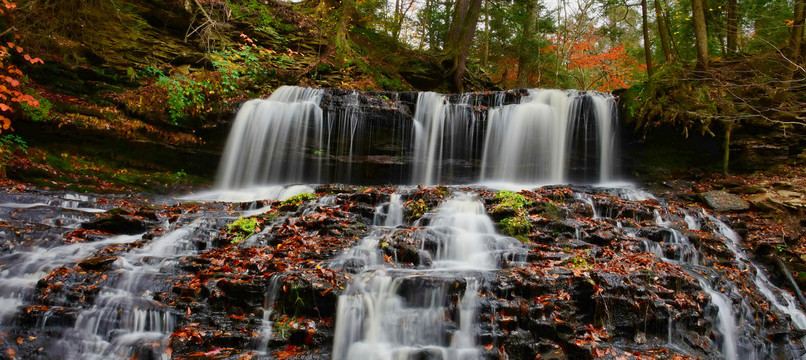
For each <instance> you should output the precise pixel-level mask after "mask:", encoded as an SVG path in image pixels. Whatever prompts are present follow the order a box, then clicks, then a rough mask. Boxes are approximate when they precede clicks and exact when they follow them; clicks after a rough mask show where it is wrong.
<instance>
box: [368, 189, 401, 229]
mask: <svg viewBox="0 0 806 360" xmlns="http://www.w3.org/2000/svg"><path fill="white" fill-rule="evenodd" d="M373 224H374V225H383V226H386V227H396V226H398V225H403V201H402V200H401V197H400V194H398V193H394V194H391V195H389V202H387V203H385V204H382V205H381V206H378V207H377V208H376V209H375V219H374V220H373Z"/></svg>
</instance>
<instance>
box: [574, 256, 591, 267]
mask: <svg viewBox="0 0 806 360" xmlns="http://www.w3.org/2000/svg"><path fill="white" fill-rule="evenodd" d="M568 267H570V268H572V269H580V270H587V269H590V267H591V266H590V264H588V260H586V259H585V258H583V257H580V256H576V257H574V258H572V259H571V264H569V265H568Z"/></svg>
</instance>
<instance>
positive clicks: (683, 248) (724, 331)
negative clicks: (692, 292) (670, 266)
mask: <svg viewBox="0 0 806 360" xmlns="http://www.w3.org/2000/svg"><path fill="white" fill-rule="evenodd" d="M654 213H655V223H656V224H657V225H658V226H661V227H663V228H664V229H666V230H667V231H668V232H669V234H670V236H669V241H668V242H669V244H670V245H671V246H673V247H676V248H678V249H679V251H678V252H676V254H677V256H676V257H673V258H670V257H668V256H667V255H666V254H665V252H664V251H663V250H662V249H661V248H660V245H659V244H658V243H655V242H652V241H647V244H650V243H651V245H649V246H648V249H647V250H648V251H649V252H652V253H654V254H655V255H657V256H658V257H659V258H661V259H663V260H664V261H671V262H679V263H681V264H686V265H688V266H689V267H683V270H684V271H686V273H688V274H689V275H691V276H693V277H694V278H696V279H697V281H698V282H699V284H700V287H701V288H702V289H703V291H705V292H706V293H707V294H708V296H709V297H710V299H711V304H712V305H713V306H715V307H716V308H717V317H716V319H715V321H714V322H715V325H716V327H717V329H716V330H717V332H718V333H719V336H720V337H721V338H722V345H721V351H722V355H723V356H724V357H725V359H726V360H737V359H738V358H737V356H738V355H737V354H738V350H737V334H736V329H737V327H736V320H735V315H734V310H733V303H732V302H731V301H730V299H729V298H728V297H727V296H726V295H725V294H723V293H721V292H718V291H716V290H714V288H713V286H711V284H710V282H709V281H708V279H706V278H705V277H704V276H703V275H701V274H700V273H699V272H697V271H694V270H692V269H696V268H697V265H699V258H700V255H699V252H698V251H697V249H696V248H694V245H693V244H691V242H690V241H689V240H688V238H687V237H686V236H684V235H683V234H681V233H680V232H679V231H678V230H677V229H675V228H673V227H672V224H671V223H670V222H668V221H665V220H664V219H663V216H662V215H661V213H660V211H658V210H655V211H654ZM670 341H671V340H670Z"/></svg>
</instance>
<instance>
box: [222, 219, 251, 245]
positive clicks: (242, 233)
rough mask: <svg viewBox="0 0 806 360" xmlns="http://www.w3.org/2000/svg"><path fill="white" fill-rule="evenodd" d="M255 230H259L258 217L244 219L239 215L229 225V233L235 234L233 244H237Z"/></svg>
mask: <svg viewBox="0 0 806 360" xmlns="http://www.w3.org/2000/svg"><path fill="white" fill-rule="evenodd" d="M255 230H257V219H255V218H249V219H244V218H242V217H239V218H238V220H235V221H234V222H232V223H231V224H229V225H227V233H230V234H233V235H235V237H234V238H232V240H231V241H230V242H231V243H232V244H237V243H239V242H241V241H243V240H245V239H246V238H248V237H250V236H252V234H254V233H255Z"/></svg>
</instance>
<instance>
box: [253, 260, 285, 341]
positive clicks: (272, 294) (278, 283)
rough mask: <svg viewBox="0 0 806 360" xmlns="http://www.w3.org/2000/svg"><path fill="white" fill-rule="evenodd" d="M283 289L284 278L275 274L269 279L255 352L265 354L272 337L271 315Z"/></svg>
mask: <svg viewBox="0 0 806 360" xmlns="http://www.w3.org/2000/svg"><path fill="white" fill-rule="evenodd" d="M282 287H283V276H281V275H277V274H274V275H272V276H271V278H270V279H269V285H268V286H267V287H266V298H265V300H263V319H262V322H261V323H260V332H259V333H258V340H257V346H256V347H255V350H256V351H257V352H258V353H264V352H265V351H266V347H267V346H268V344H269V340H271V335H272V325H273V323H272V321H271V314H273V313H274V303H275V302H276V301H277V295H278V294H279V293H280V290H281V289H282Z"/></svg>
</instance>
